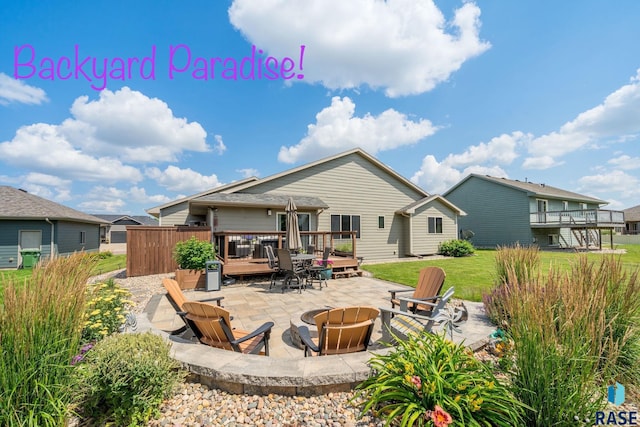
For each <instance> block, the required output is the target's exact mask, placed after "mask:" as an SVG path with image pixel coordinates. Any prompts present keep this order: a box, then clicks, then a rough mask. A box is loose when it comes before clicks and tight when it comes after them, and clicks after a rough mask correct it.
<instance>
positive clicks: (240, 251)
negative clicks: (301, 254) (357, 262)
mask: <svg viewBox="0 0 640 427" xmlns="http://www.w3.org/2000/svg"><path fill="white" fill-rule="evenodd" d="M300 237H301V240H302V249H303V250H304V251H308V250H310V249H311V250H313V251H314V252H316V253H317V254H318V255H321V254H322V251H323V250H324V248H325V247H327V246H328V247H330V248H331V251H332V252H335V250H336V243H339V244H342V243H343V242H344V241H345V237H347V241H349V239H350V243H351V248H352V250H351V251H350V252H347V253H345V252H340V253H337V255H342V256H346V257H349V258H353V259H356V258H357V257H356V232H355V231H350V232H348V231H341V232H340V233H339V234H336V233H335V232H331V231H301V232H300ZM213 239H214V243H215V245H216V250H217V253H218V257H219V258H220V259H221V260H222V261H223V262H224V263H225V264H227V263H230V262H234V261H247V260H252V259H253V260H265V261H266V258H267V254H266V250H265V247H266V246H271V247H272V248H274V249H276V248H283V247H285V232H284V231H237V230H230V231H217V232H214V233H213Z"/></svg>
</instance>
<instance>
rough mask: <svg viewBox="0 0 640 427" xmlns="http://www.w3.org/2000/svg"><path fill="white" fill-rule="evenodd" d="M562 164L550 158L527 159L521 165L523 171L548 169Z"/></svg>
mask: <svg viewBox="0 0 640 427" xmlns="http://www.w3.org/2000/svg"><path fill="white" fill-rule="evenodd" d="M562 164H564V162H559V161H557V160H555V159H554V158H553V157H551V156H540V157H527V158H526V159H525V160H524V162H523V163H522V167H523V168H524V169H549V168H552V167H554V166H560V165H562Z"/></svg>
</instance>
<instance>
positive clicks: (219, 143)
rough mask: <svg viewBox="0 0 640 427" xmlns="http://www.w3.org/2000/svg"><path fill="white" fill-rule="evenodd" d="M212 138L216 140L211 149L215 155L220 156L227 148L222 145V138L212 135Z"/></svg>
mask: <svg viewBox="0 0 640 427" xmlns="http://www.w3.org/2000/svg"><path fill="white" fill-rule="evenodd" d="M213 138H214V139H215V140H216V145H215V146H214V147H213V149H214V150H215V152H216V153H218V154H220V155H222V153H224V152H225V151H227V146H226V145H224V142H223V141H222V136H220V135H214V136H213Z"/></svg>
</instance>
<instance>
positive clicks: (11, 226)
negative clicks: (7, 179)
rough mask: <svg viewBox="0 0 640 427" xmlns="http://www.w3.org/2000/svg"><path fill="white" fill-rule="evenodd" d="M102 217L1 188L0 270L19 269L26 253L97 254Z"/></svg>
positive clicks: (46, 255)
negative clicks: (82, 252)
mask: <svg viewBox="0 0 640 427" xmlns="http://www.w3.org/2000/svg"><path fill="white" fill-rule="evenodd" d="M104 222H105V221H103V220H102V219H100V218H96V217H95V216H91V215H88V214H85V213H83V212H79V211H77V210H75V209H71V208H69V207H66V206H63V205H60V204H58V203H55V202H52V201H50V200H47V199H43V198H42V197H38V196H36V195H33V194H29V193H27V192H26V191H24V190H20V189H17V188H13V187H7V186H0V268H18V267H20V266H22V264H23V256H22V254H23V252H25V251H34V252H39V253H40V256H41V258H53V257H55V256H57V255H63V256H64V255H69V254H72V253H74V252H77V251H87V252H94V251H98V249H99V247H100V225H101V224H103V223H104Z"/></svg>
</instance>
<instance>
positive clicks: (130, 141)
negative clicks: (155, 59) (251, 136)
mask: <svg viewBox="0 0 640 427" xmlns="http://www.w3.org/2000/svg"><path fill="white" fill-rule="evenodd" d="M71 113H72V115H73V117H72V118H68V119H66V120H64V121H63V122H62V123H61V124H60V125H54V124H46V123H35V124H32V125H28V126H22V127H20V128H19V129H18V130H17V131H16V134H15V136H14V137H13V139H12V140H11V141H5V142H1V143H0V159H2V161H3V162H5V163H7V164H9V165H11V166H17V167H23V168H26V169H28V170H30V171H32V172H37V173H44V174H48V175H55V176H59V177H61V178H62V179H79V180H87V181H98V180H100V181H105V182H107V183H112V182H117V181H128V182H134V183H136V182H139V181H140V180H142V174H141V173H140V172H139V171H138V169H136V168H135V167H133V166H130V165H129V164H131V163H145V162H158V161H175V160H177V158H178V155H179V154H181V153H183V152H184V151H197V152H204V151H210V150H211V148H210V147H209V146H208V145H207V144H206V142H205V141H206V136H207V133H206V132H205V131H204V129H203V128H202V126H200V124H198V123H197V122H188V121H187V120H186V119H183V118H176V117H174V115H173V112H172V111H171V109H170V108H169V107H168V105H167V104H166V103H165V102H163V101H161V100H159V99H157V98H149V97H147V96H145V95H143V94H142V93H140V92H137V91H133V90H131V89H129V88H127V87H124V88H122V89H120V90H119V91H116V92H111V91H109V90H106V89H105V90H103V91H101V92H100V95H99V99H97V100H94V101H89V98H88V97H87V96H81V97H79V98H77V99H76V100H75V101H74V103H73V105H72V107H71ZM215 139H216V141H217V145H216V150H217V151H218V152H219V153H222V152H223V151H224V149H225V146H224V143H223V142H222V139H221V138H220V137H219V136H217V135H216V136H215ZM45 153H46V155H45Z"/></svg>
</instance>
